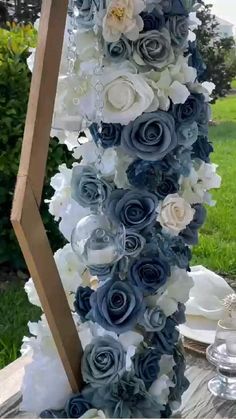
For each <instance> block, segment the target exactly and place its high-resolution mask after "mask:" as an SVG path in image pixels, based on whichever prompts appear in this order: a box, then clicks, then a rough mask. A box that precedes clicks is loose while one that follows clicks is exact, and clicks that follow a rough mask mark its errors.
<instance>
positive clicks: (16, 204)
mask: <svg viewBox="0 0 236 419" xmlns="http://www.w3.org/2000/svg"><path fill="white" fill-rule="evenodd" d="M67 7H68V0H43V4H42V10H41V18H40V26H39V32H38V46H37V50H36V57H35V64H34V70H33V74H32V81H31V88H30V95H29V102H28V110H27V116H26V123H25V132H24V138H23V143H22V151H21V158H20V165H19V172H18V176H17V182H16V188H15V194H14V200H13V208H12V214H11V221H12V225H13V228H14V230H15V233H16V236H17V239H18V242H19V244H20V247H21V249H22V252H23V255H24V258H25V261H26V263H27V266H28V268H29V271H30V274H31V276H32V278H33V281H34V284H35V287H36V290H37V293H38V295H39V298H40V301H41V304H42V307H43V311H44V313H45V315H46V318H47V321H48V324H49V327H50V329H51V332H52V335H53V338H54V341H55V344H56V347H57V350H58V353H59V356H60V358H61V360H62V363H63V366H64V368H65V371H66V374H67V377H68V380H69V383H70V385H71V388H72V390H73V391H74V392H76V391H78V390H79V389H80V387H81V383H82V379H81V368H80V363H81V356H82V347H81V343H80V340H79V337H78V333H77V331H76V327H75V324H74V322H73V319H72V315H71V311H70V308H69V305H68V301H67V298H66V295H65V292H64V289H63V286H62V282H61V279H60V276H59V273H58V270H57V267H56V264H55V261H54V257H53V253H52V250H51V247H50V244H49V241H48V238H47V235H46V231H45V228H44V225H43V222H42V219H41V215H40V211H39V207H40V202H41V196H42V190H43V184H44V177H45V169H46V162H47V155H48V148H49V140H50V130H51V124H52V117H53V108H54V102H55V96H56V88H57V80H58V74H59V67H60V60H61V53H62V46H63V38H64V31H65V23H66V16H67Z"/></svg>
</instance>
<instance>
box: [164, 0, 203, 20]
mask: <svg viewBox="0 0 236 419" xmlns="http://www.w3.org/2000/svg"><path fill="white" fill-rule="evenodd" d="M163 1H164V0H163ZM168 2H169V0H168ZM195 3H196V0H172V5H171V8H169V10H168V11H167V13H168V14H171V15H173V16H175V15H185V16H187V15H188V14H189V12H191V11H192V9H193V6H194V4H195Z"/></svg>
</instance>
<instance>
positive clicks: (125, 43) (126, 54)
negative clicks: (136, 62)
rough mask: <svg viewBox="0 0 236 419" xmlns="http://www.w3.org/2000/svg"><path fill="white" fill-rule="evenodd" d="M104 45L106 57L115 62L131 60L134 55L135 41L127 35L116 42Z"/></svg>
mask: <svg viewBox="0 0 236 419" xmlns="http://www.w3.org/2000/svg"><path fill="white" fill-rule="evenodd" d="M104 47H105V55H106V57H107V58H109V59H110V60H111V61H113V62H115V63H119V62H122V61H125V60H129V59H130V58H131V57H132V55H133V43H132V42H131V41H129V40H128V39H127V38H126V37H125V36H122V37H121V38H120V39H119V40H118V41H116V42H111V43H105V46H104Z"/></svg>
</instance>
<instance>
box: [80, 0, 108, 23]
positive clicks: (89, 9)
mask: <svg viewBox="0 0 236 419" xmlns="http://www.w3.org/2000/svg"><path fill="white" fill-rule="evenodd" d="M75 6H76V7H77V9H78V11H79V14H78V16H77V17H76V20H77V23H78V26H81V27H83V28H86V29H90V28H92V27H93V26H94V25H95V16H96V12H97V11H99V10H100V8H101V7H102V2H100V0H96V1H94V0H75Z"/></svg>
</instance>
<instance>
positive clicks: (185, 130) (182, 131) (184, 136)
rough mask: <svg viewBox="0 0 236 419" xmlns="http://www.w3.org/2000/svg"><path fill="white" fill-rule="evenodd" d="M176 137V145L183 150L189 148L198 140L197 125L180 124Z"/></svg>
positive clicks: (193, 123) (194, 123)
mask: <svg viewBox="0 0 236 419" xmlns="http://www.w3.org/2000/svg"><path fill="white" fill-rule="evenodd" d="M176 131H177V137H178V144H179V145H182V146H184V147H185V148H191V146H192V145H193V144H194V143H195V142H196V141H197V139H198V124H197V122H196V121H194V122H191V123H190V124H189V123H182V124H179V125H178V126H177V129H176Z"/></svg>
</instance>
